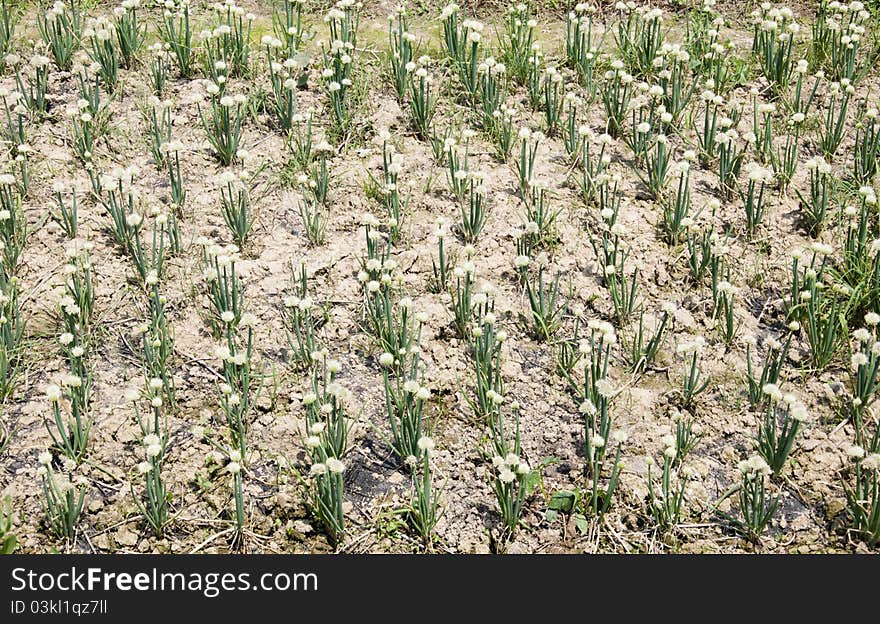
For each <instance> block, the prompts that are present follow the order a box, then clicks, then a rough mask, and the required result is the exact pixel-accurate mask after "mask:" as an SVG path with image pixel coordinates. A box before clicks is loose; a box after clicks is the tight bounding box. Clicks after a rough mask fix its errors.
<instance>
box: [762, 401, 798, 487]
mask: <svg viewBox="0 0 880 624" xmlns="http://www.w3.org/2000/svg"><path fill="white" fill-rule="evenodd" d="M763 392H764V394H766V395H767V397H768V398H767V407H766V409H765V410H764V416H763V419H762V421H761V424H760V426H759V427H758V438H757V439H758V454H759V455H760V456H761V457H762V458H763V459H764V461H765V462H767V465H768V466H770V470H771V471H772V473H773V474H774V475H778V474H780V473H781V472H782V469H783V468H784V467H785V462H786V460H787V459H788V456H789V455H790V454H791V451H792V448H794V441H795V438H796V437H797V434H798V430H799V429H800V427H801V424H802V423H803V422H804V421H806V420H807V417H808V414H807V409H806V407H804V405H803V404H802V403H800V402H798V400H797V399H796V398H795V397H794V395H792V394H786V395H783V394H782V392H781V391H780V390H779V388H778V387H777V386H776V385H774V384H766V385H765V386H764V388H763ZM780 403H784V404H785V407H784V408H782V406H781V405H780Z"/></svg>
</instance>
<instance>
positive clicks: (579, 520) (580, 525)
mask: <svg viewBox="0 0 880 624" xmlns="http://www.w3.org/2000/svg"><path fill="white" fill-rule="evenodd" d="M572 519H573V520H574V528H576V529H577V530H578V533H580V534H581V535H585V534H586V532H587V529H588V528H589V526H590V523H589V522H587V519H586V518H585V517H584V516H583V514H574V515H573V516H572Z"/></svg>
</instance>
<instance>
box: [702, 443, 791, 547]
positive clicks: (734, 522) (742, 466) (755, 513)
mask: <svg viewBox="0 0 880 624" xmlns="http://www.w3.org/2000/svg"><path fill="white" fill-rule="evenodd" d="M737 468H738V469H739V471H740V474H741V475H742V480H741V481H740V483H739V485H737V486H736V487H734V488H732V489H731V490H729V491H728V492H727V493H726V494H725V495H724V496H722V498H721V499H720V500H719V501H718V503H720V502H721V501H723V500H725V499H726V498H728V497H729V496H731V495H733V494H735V493H736V494H738V500H739V515H738V516H734V515H732V514H728V513H724V512H718V513H719V515H720V517H721V518H722V519H724V520H725V521H726V522H727V523H728V524H729V525H730V526H731V527H732V528H733V529H734V530H735V531H736V532H737V533H739V534H740V535H742V536H743V537H745V538H747V539H749V540H752V541H758V539H760V537H761V535H762V534H763V533H764V530H765V529H766V528H767V525H768V524H769V523H770V521H771V520H772V519H773V516H774V515H775V514H776V510H777V508H778V507H779V497H774V498H771V497H770V496H769V495H768V493H767V477H768V476H769V474H770V466H768V465H767V462H765V461H764V459H763V458H761V457H759V456H757V455H755V456H753V457H750V458H749V459H745V460H743V461H741V462H740V463H739V465H738V466H737ZM716 504H717V503H716Z"/></svg>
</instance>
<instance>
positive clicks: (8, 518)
mask: <svg viewBox="0 0 880 624" xmlns="http://www.w3.org/2000/svg"><path fill="white" fill-rule="evenodd" d="M3 10H7V9H6V7H5V6H3V5H0V11H3ZM2 18H3V15H0V19H2ZM17 548H18V538H17V537H16V536H15V533H13V528H12V499H11V498H9V497H8V496H6V497H5V498H3V500H2V501H0V555H11V554H12V553H14V552H15V551H16V549H17Z"/></svg>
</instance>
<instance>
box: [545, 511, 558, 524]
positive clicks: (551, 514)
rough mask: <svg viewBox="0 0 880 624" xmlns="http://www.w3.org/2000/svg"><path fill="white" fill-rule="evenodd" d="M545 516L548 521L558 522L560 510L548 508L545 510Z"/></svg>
mask: <svg viewBox="0 0 880 624" xmlns="http://www.w3.org/2000/svg"><path fill="white" fill-rule="evenodd" d="M544 518H546V520H547V522H556V520H557V519H558V518H559V512H558V511H556V510H555V509H548V510H547V511H545V512H544Z"/></svg>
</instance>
